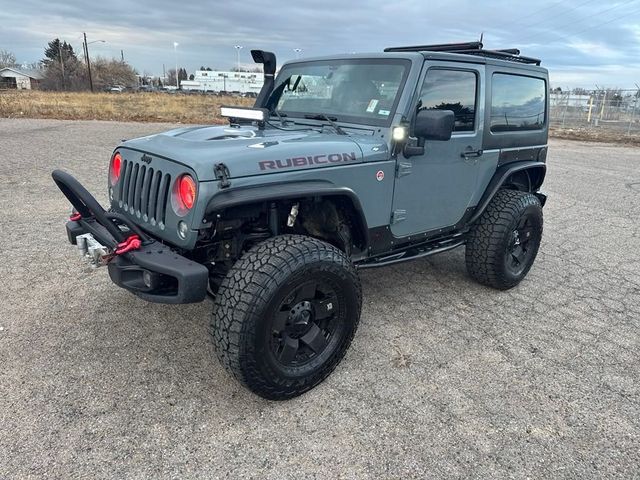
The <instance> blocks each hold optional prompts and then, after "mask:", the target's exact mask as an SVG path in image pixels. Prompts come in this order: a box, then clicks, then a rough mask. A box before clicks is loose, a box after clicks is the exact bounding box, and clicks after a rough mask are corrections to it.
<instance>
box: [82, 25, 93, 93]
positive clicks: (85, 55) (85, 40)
mask: <svg viewBox="0 0 640 480" xmlns="http://www.w3.org/2000/svg"><path fill="white" fill-rule="evenodd" d="M82 36H83V37H84V43H83V47H84V58H85V60H86V61H87V72H88V73H89V88H91V93H93V77H92V76H91V59H90V58H89V45H87V34H86V33H85V32H82Z"/></svg>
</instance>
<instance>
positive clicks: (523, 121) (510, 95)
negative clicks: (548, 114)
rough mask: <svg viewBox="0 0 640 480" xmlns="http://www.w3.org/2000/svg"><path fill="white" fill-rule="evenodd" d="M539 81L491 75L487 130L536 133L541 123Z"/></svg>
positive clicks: (544, 92) (543, 98) (542, 102)
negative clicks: (489, 122) (489, 123)
mask: <svg viewBox="0 0 640 480" xmlns="http://www.w3.org/2000/svg"><path fill="white" fill-rule="evenodd" d="M546 95H547V86H546V83H545V81H544V80H543V79H541V78H533V77H525V76H522V75H509V74H506V73H495V74H494V75H493V80H492V84H491V131H492V132H515V131H523V130H539V129H541V128H542V127H543V126H544V122H545V105H546Z"/></svg>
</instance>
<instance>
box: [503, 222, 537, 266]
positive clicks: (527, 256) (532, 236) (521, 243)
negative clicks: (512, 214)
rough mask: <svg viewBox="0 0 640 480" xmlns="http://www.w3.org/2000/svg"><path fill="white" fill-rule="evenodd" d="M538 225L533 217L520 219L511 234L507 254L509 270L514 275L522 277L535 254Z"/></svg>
mask: <svg viewBox="0 0 640 480" xmlns="http://www.w3.org/2000/svg"><path fill="white" fill-rule="evenodd" d="M536 242H537V239H536V224H535V221H534V218H533V216H532V215H529V214H525V215H523V216H522V217H520V220H519V221H518V225H517V226H516V228H515V229H514V230H513V231H512V232H511V237H510V238H509V244H508V246H507V252H506V265H507V270H509V272H510V273H511V274H512V275H514V276H519V275H521V274H522V273H523V272H524V270H525V269H526V268H527V266H528V265H529V263H530V262H531V258H532V257H533V255H534V253H535V250H536V248H535V245H536Z"/></svg>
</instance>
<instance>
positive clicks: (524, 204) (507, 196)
mask: <svg viewBox="0 0 640 480" xmlns="http://www.w3.org/2000/svg"><path fill="white" fill-rule="evenodd" d="M542 224H543V221H542V206H541V205H540V201H539V200H538V198H537V197H536V196H535V195H533V194H532V193H527V192H519V191H515V190H500V191H499V192H498V193H497V194H496V196H495V197H494V198H493V199H492V200H491V203H490V204H489V206H488V207H487V209H486V210H485V211H484V213H483V214H482V215H481V216H480V218H479V219H478V221H477V222H476V223H475V224H474V225H473V227H472V228H471V231H470V233H469V239H468V241H467V247H466V264H467V271H468V272H469V275H471V277H472V278H474V279H475V280H477V281H478V282H480V283H482V284H483V285H487V286H490V287H493V288H498V289H500V290H506V289H509V288H512V287H515V286H516V285H517V284H518V283H520V282H521V281H522V279H523V278H524V277H525V276H526V275H527V273H528V272H529V269H530V268H531V266H532V265H533V262H534V260H535V258H536V255H537V254H538V248H539V247H540V241H541V240H542Z"/></svg>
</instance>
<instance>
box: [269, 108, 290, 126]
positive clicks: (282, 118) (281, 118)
mask: <svg viewBox="0 0 640 480" xmlns="http://www.w3.org/2000/svg"><path fill="white" fill-rule="evenodd" d="M271 113H275V114H276V116H277V117H278V120H280V125H282V126H283V127H284V126H285V122H286V120H285V119H284V117H286V116H287V114H286V113H280V112H279V111H278V109H277V108H274V109H273V110H271Z"/></svg>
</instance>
